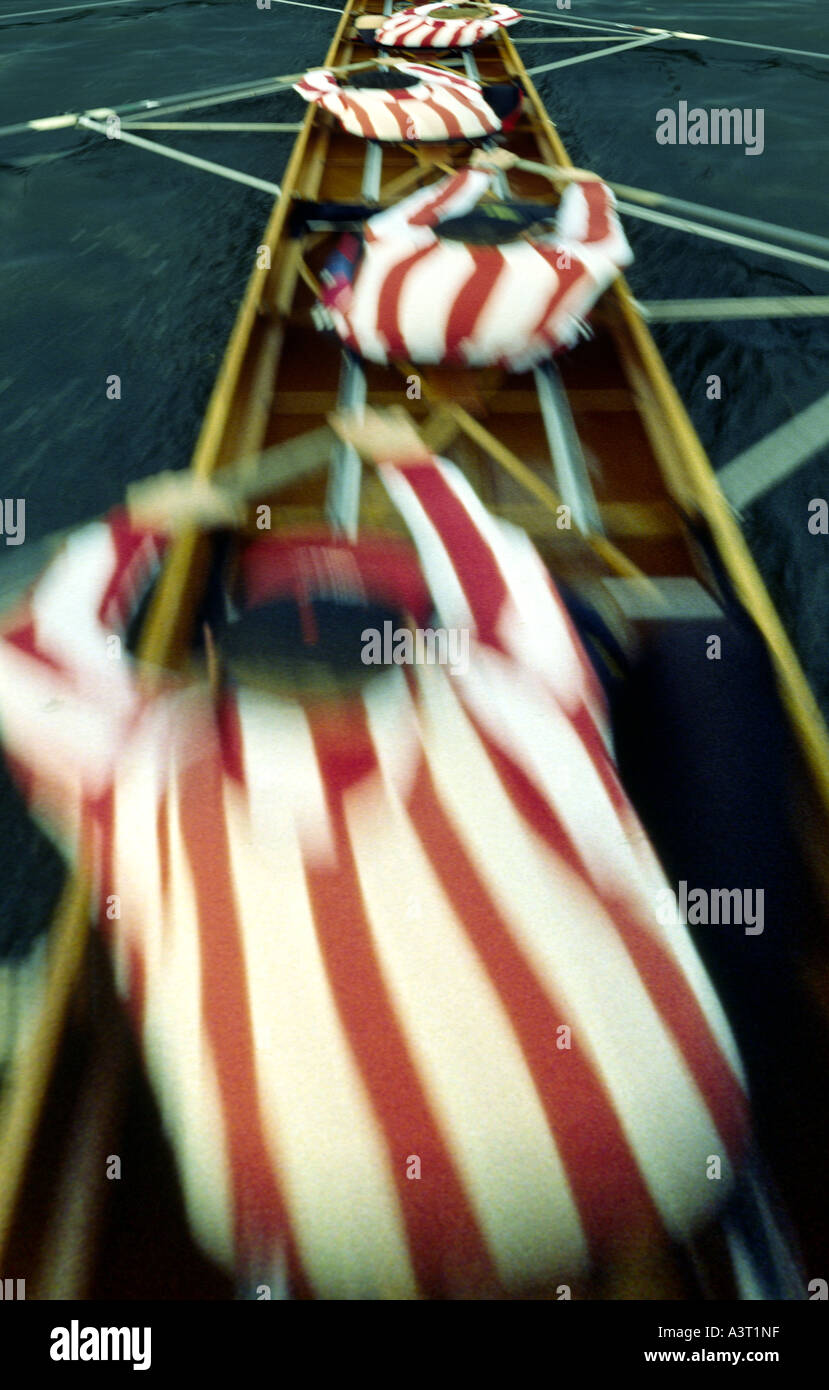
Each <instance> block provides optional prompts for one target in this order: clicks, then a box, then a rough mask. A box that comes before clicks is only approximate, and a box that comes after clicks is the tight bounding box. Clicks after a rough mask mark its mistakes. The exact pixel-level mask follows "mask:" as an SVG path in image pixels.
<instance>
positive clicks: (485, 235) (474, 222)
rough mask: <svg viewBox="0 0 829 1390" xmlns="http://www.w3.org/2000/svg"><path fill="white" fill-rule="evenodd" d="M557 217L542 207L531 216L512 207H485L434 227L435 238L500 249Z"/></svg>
mask: <svg viewBox="0 0 829 1390" xmlns="http://www.w3.org/2000/svg"><path fill="white" fill-rule="evenodd" d="M554 216H555V209H548V208H546V207H544V206H543V205H542V204H539V206H538V211H537V212H536V211H535V210H533V211H530V212H528V211H525V210H524V209H521V208H516V207H512V206H510V204H509V203H485V204H484V205H483V206H482V207H477V208H475V210H474V212H468V213H466V214H465V215H464V216H463V217H448V218H447V219H446V221H445V222H441V223H439V224H438V226H436V227H435V235H436V236H438V237H441V238H444V239H445V240H447V241H462V242H465V243H466V244H467V245H469V246H499V245H501V244H503V243H505V242H510V241H517V240H518V238H519V237H520V236H521V234H522V232H525V231H527V230H528V229H529V228H530V227H534V226H536V225H537V224H538V223H541V222H544V221H549V219H550V218H551V217H554Z"/></svg>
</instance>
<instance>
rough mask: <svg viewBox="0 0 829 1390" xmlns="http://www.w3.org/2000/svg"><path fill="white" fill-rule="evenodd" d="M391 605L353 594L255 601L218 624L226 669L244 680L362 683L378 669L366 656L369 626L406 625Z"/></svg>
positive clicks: (217, 634)
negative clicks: (348, 597) (304, 600)
mask: <svg viewBox="0 0 829 1390" xmlns="http://www.w3.org/2000/svg"><path fill="white" fill-rule="evenodd" d="M405 621H406V620H405V617H404V616H403V614H402V613H401V612H400V611H399V610H397V609H395V608H392V607H391V606H390V605H388V604H383V603H377V602H372V601H370V600H369V601H366V600H365V599H363V598H360V597H355V598H354V600H353V601H348V600H344V599H342V598H330V597H319V596H315V597H310V598H309V599H308V602H307V604H305V605H302V606H301V605H300V604H299V603H298V602H297V600H296V599H295V598H293V597H290V596H288V597H285V598H284V599H283V598H280V599H275V600H272V601H271V602H269V603H262V604H257V605H256V607H254V608H249V609H247V610H246V611H244V612H242V613H241V614H240V615H239V616H238V617H231V618H225V619H223V620H221V621H220V622H219V623H217V625H216V629H215V639H216V645H217V647H218V650H219V655H220V658H221V661H222V665H223V667H224V669H225V672H226V673H227V674H228V675H229V676H230V677H231V678H235V679H237V680H238V681H239V684H240V685H244V684H245V683H246V680H250V679H252V678H255V679H257V680H261V681H264V682H266V683H270V682H272V683H273V684H274V685H279V684H284V683H285V682H286V681H287V682H289V683H290V684H292V685H294V686H296V687H298V688H302V687H304V686H308V687H313V686H315V685H318V684H322V685H323V686H326V685H337V686H342V685H343V684H347V685H355V686H356V685H360V684H362V683H363V682H364V681H365V680H366V679H367V678H368V677H370V676H371V675H372V674H373V673H376V671H377V670H378V669H382V668H379V667H377V666H373V665H367V664H366V663H365V662H364V661H363V658H362V653H363V647H364V643H363V639H362V634H363V632H364V631H365V629H366V628H372V629H377V630H378V631H380V632H382V631H383V623H384V622H391V623H392V624H393V625H394V627H395V628H398V627H401V626H403V625H405Z"/></svg>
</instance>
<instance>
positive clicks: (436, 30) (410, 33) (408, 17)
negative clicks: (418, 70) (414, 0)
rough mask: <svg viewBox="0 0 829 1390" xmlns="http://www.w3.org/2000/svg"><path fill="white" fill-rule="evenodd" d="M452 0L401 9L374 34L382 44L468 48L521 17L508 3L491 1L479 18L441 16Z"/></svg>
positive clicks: (409, 46) (406, 46)
mask: <svg viewBox="0 0 829 1390" xmlns="http://www.w3.org/2000/svg"><path fill="white" fill-rule="evenodd" d="M455 2H456V0H440V2H439V3H438V4H433V5H414V6H412V7H411V8H410V9H408V10H401V11H400V12H399V13H398V14H395V15H392V16H391V17H390V18H389V19H388V20H386V23H385V24H382V25H381V26H380V28H378V29H375V30H374V34H373V37H374V38H375V39H376V40H377V42H378V43H379V44H381V45H382V47H383V48H471V47H472V45H473V44H476V43H480V41H481V39H489V38H491V37H492V35H493V34H497V32H498V30H499V29H506V28H508V27H509V25H511V24H515V23H516V22H517V21H518V20H519V19H520V18H521V15H520V13H519V11H518V10H513V9H511V8H510V6H509V5H493V6H492V10H491V13H489V14H486V15H483V14H482V15H481V17H480V19H442V18H441V16H440V11H441V10H444V9H447V8H450V9H451V8H452V6H453V4H454V3H455Z"/></svg>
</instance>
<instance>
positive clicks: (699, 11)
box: [0, 0, 829, 927]
mask: <svg viewBox="0 0 829 1390" xmlns="http://www.w3.org/2000/svg"><path fill="white" fill-rule="evenodd" d="M532 8H533V9H535V10H540V11H544V12H545V13H546V14H547V15H548V16H549V17H551V18H556V19H558V18H566V17H567V12H564V11H561V10H558V9H557V8H556V5H555V3H554V0H535V2H534V4H533V6H532ZM48 9H49V4H48V3H45V2H44V0H0V125H2V124H7V123H12V122H15V121H21V120H25V119H30V118H33V117H39V116H47V115H52V114H54V113H57V112H61V111H76V110H82V109H88V108H90V107H96V106H113V105H118V104H120V103H126V102H130V101H134V100H139V99H141V98H145V97H154V98H157V97H162V96H168V95H170V94H174V93H179V92H186V91H191V90H194V89H197V88H202V87H211V86H217V85H221V84H224V83H230V82H235V81H244V80H248V79H251V80H256V79H259V78H267V77H270V76H274V75H278V74H280V73H285V72H288V71H298V70H300V69H302V68H303V67H305V66H311V65H313V64H314V63H318V62H319V61H321V59H322V57H323V56H324V53H325V50H326V48H327V45H328V41H329V38H330V35H331V34H332V32H333V29H334V25H335V23H336V16H337V13H338V11H337V9H336V7H335V6H332V8H331V10H330V11H327V10H326V9H322V8H309V7H302V6H297V5H291V4H286V3H282V0H273V4H272V8H271V9H270V10H269V11H268V10H260V9H258V8H257V6H256V4H255V0H168V3H160V2H159V3H150V2H149V0H136V3H125V4H123V5H110V6H109V7H102V8H96V9H76V10H61V11H59V12H55V13H51V14H50V13H47V10H48ZM28 10H37V11H38V13H37V14H35V15H28V16H25V17H15V16H18V15H19V12H20V11H28ZM569 13H570V14H571V15H572V16H573V17H576V18H582V19H585V18H596V17H604V18H607V19H613V20H615V21H623V20H628V21H630V22H634V23H642V24H646V25H647V24H650V25H659V26H661V25H665V26H667V27H671V28H675V27H678V28H681V29H688V30H692V31H693V32H696V33H699V32H702V33H712V34H716V35H720V36H723V37H731V38H740V39H746V40H750V41H753V42H759V43H762V42H767V43H773V44H783V45H788V46H793V47H797V48H804V49H812V50H818V51H820V52H829V11H828V10H827V5H826V0H788V3H785V4H776V3H752V4H750V5H749V4H747V3H743V4H739V5H735V4H733V3H731V4H727V3H725V0H699V3H696V4H685V5H671V4H667V3H662V4H657V5H648V4H644V3H640V2H639V0H613V3H611V0H595V3H591V2H589V0H572V6H571V9H570V12H569ZM567 32H568V31H567V30H565V29H563V28H559V27H557V26H554V25H551V24H543V23H541V22H538V21H535V20H529V19H527V20H525V21H524V22H523V23H522V25H520V26H519V27H518V28H517V29H515V30H514V31H513V34H514V36H515V37H516V38H520V39H522V40H528V39H530V38H532V37H535V38H538V39H549V38H552V37H555V36H564V35H565V34H566V33H567ZM600 46H601V45H595V44H591V45H585V48H584V50H583V51H587V50H588V48H590V49H594V48H598V47H600ZM581 51H582V49H581V48H580V47H578V46H576V45H573V44H566V45H565V44H550V43H539V44H538V45H534V44H532V43H528V42H522V44H521V52H522V56H523V58H524V61H525V63H526V65H527V66H528V67H532V66H534V65H536V64H542V63H547V62H552V61H554V60H555V59H557V58H560V57H569V56H573V55H575V54H577V53H579V52H581ZM536 81H537V83H538V86H539V90H540V92H541V94H542V97H543V98H544V100H545V102H546V104H547V107H548V109H549V111H550V113H551V115H552V116H553V119H554V120H555V121H556V122H557V124H558V126H559V128H560V130H561V133H562V135H563V137H564V139H565V142H566V143H567V145H568V147H569V149H570V153H571V155H572V157H573V159H574V160H575V162H576V163H577V164H583V165H586V166H587V167H591V168H595V169H597V170H599V171H600V172H602V173H604V174H605V175H606V176H608V177H610V178H613V179H615V180H617V181H619V182H624V183H630V184H636V185H639V186H641V187H645V188H657V189H660V190H662V191H665V192H668V193H672V194H674V195H676V196H679V197H685V198H692V199H696V200H698V201H702V202H710V203H712V204H714V205H718V206H720V207H727V208H730V209H732V210H734V211H737V212H741V213H744V214H748V215H752V216H757V217H761V218H766V219H768V220H770V221H774V222H780V223H785V224H789V225H792V226H797V227H800V228H803V229H805V230H808V231H815V232H824V231H825V230H826V223H827V220H828V219H827V212H829V187H827V181H826V167H827V149H828V148H829V133H827V122H826V115H827V95H829V87H828V86H827V84H829V62H826V61H818V60H812V59H809V58H803V57H792V56H784V55H776V54H769V53H764V52H761V51H759V50H751V49H742V48H731V47H724V46H718V45H714V44H704V43H698V42H692V41H690V40H684V39H678V40H670V41H667V42H664V43H659V44H653V45H651V46H649V47H646V48H642V49H639V50H631V51H629V52H626V53H621V54H618V55H615V56H613V57H611V58H607V59H600V60H598V61H596V62H592V63H588V64H583V65H580V66H577V67H572V68H565V69H564V70H562V71H559V72H555V73H549V74H543V75H541V76H539V77H538V78H537V79H536ZM680 100H687V101H688V103H689V106H694V105H699V106H704V107H708V106H713V105H717V106H726V107H735V106H739V107H751V108H757V107H762V108H763V110H764V112H765V148H764V151H763V153H762V155H760V156H756V157H750V156H746V155H745V154H744V153H743V150H742V149H741V148H739V147H734V146H721V147H717V146H675V147H671V146H661V145H659V144H657V142H656V139H655V129H656V120H655V116H656V112H657V111H658V110H659V109H660V108H661V107H663V106H672V107H674V108H675V107H676V105H677V103H678V102H679V101H680ZM303 111H304V105H303V103H302V102H301V101H300V99H299V98H298V97H295V96H294V95H293V94H292V93H289V94H287V95H284V94H283V95H278V96H271V97H269V98H263V99H258V100H255V101H248V102H244V103H239V104H235V105H224V106H221V107H217V108H215V110H214V111H213V112H207V111H205V112H199V113H191V114H190V115H188V116H186V117H185V116H182V117H179V119H215V120H234V119H235V120H257V119H258V120H271V121H274V120H276V121H293V120H297V119H300V118H301V116H302V114H303ZM164 138H165V139H167V140H168V141H169V143H170V144H174V145H177V146H178V147H179V148H182V149H187V150H191V151H192V152H194V153H198V154H201V155H203V156H204V157H206V158H208V159H212V160H215V161H217V162H219V163H225V164H230V165H233V166H235V167H238V168H242V169H244V170H246V171H249V172H251V173H255V174H258V175H260V176H261V177H264V178H267V179H271V180H278V179H279V177H280V175H281V173H282V170H283V168H284V166H285V163H286V161H287V158H288V155H289V153H290V148H291V144H292V141H293V136H290V135H288V136H279V135H260V134H211V135H192V134H191V135H184V134H182V133H175V134H169V135H166V136H165V137H164ZM270 201H271V200H270V198H269V196H268V195H265V194H261V193H258V192H255V191H253V190H249V189H244V188H240V187H238V186H236V185H233V184H230V183H227V182H224V181H221V180H218V179H215V178H212V177H210V176H208V175H206V174H204V173H201V172H197V171H195V170H192V169H187V168H184V167H182V166H180V165H176V164H173V163H171V162H170V161H166V160H162V159H159V158H156V157H153V156H151V155H149V154H145V153H143V152H140V151H138V150H135V149H132V148H129V147H127V146H126V145H122V144H120V143H119V142H118V141H114V140H113V141H110V140H105V139H102V138H101V137H100V136H98V135H94V134H92V133H81V132H77V131H70V132H53V133H45V134H44V133H38V134H35V133H26V134H23V135H18V136H15V137H10V138H3V139H0V303H2V305H3V314H2V319H3V329H4V331H3V334H2V341H0V441H1V443H0V470H2V471H0V480H1V481H0V492H2V495H3V496H6V497H25V498H26V504H27V515H26V522H27V535H28V537H29V538H30V539H36V538H37V537H39V536H42V535H45V534H46V533H48V532H49V531H51V530H53V529H55V528H63V527H67V526H71V525H74V524H76V523H79V522H82V521H84V520H86V519H88V518H89V517H91V516H93V515H95V514H97V513H98V512H100V511H102V510H104V509H105V508H107V507H108V506H110V505H112V504H113V503H114V502H116V501H117V500H118V499H119V498H120V497H121V496H122V494H123V490H124V486H125V484H126V483H127V482H128V481H129V480H131V479H134V478H137V477H140V476H142V475H143V474H146V473H150V472H155V471H157V470H158V469H160V468H169V467H177V466H181V465H182V464H184V463H185V462H186V461H187V459H188V457H189V454H190V451H191V449H192V446H193V443H194V440H195V437H196V434H197V432H198V427H199V424H200V421H201V417H202V413H203V410H204V407H205V404H206V402H207V399H208V396H209V393H210V389H211V386H212V383H213V379H214V376H215V373H216V369H217V367H218V364H219V361H220V359H221V355H222V351H223V348H224V344H225V341H226V338H227V336H228V333H229V331H230V328H231V326H232V323H233V319H234V315H235V311H236V307H237V304H238V301H239V298H240V296H241V293H242V291H243V288H244V285H245V282H246V280H247V277H248V275H249V273H250V269H251V267H252V264H253V258H254V254H255V249H256V246H257V245H258V243H259V240H260V233H261V229H262V227H263V225H264V222H265V220H266V217H267V214H268V211H269V206H270ZM627 230H628V233H629V236H630V240H631V242H632V244H633V246H634V249H635V251H636V254H637V260H636V264H635V265H634V266H633V268H632V270H631V272H630V280H631V282H632V286H633V289H634V291H635V293H636V294H637V295H639V296H640V297H641V298H643V299H647V298H668V297H671V296H679V297H682V298H691V297H693V296H694V295H706V296H708V295H711V296H714V295H743V294H764V295H771V294H783V293H786V294H788V293H792V294H802V293H807V292H809V291H811V290H813V291H815V292H817V293H823V294H826V293H829V283H827V278H826V276H825V274H823V273H822V272H820V271H818V270H810V269H808V268H805V267H797V266H789V265H786V264H784V263H783V262H781V261H771V260H764V259H762V258H761V257H759V256H757V255H755V254H752V253H747V252H744V251H742V250H736V249H733V248H730V247H725V246H720V245H717V244H714V243H712V242H703V241H700V240H696V239H691V238H689V237H687V236H685V235H682V234H680V233H678V232H668V231H664V230H662V229H658V228H656V227H652V226H648V225H646V224H645V223H642V222H629V223H628V226H627ZM656 336H657V339H658V342H659V345H660V347H661V349H662V351H663V353H664V355H665V358H666V360H667V363H668V366H669V368H670V370H671V372H672V374H673V375H674V378H675V380H676V382H677V385H678V387H679V389H680V392H681V394H682V396H683V398H684V400H685V402H686V404H687V406H688V408H689V410H690V413H691V415H692V417H693V419H694V422H695V424H696V427H697V429H698V430H699V433H700V435H701V436H702V439H703V442H704V444H705V445H706V447H707V448H708V450H709V452H710V454H711V457H712V459H713V461H714V463H715V465H716V466H721V465H722V464H724V463H726V462H728V460H729V459H730V458H732V457H733V456H734V455H736V454H738V453H739V452H740V451H741V450H743V449H744V448H746V447H747V446H748V445H749V444H751V443H753V442H754V441H755V440H757V439H759V438H761V437H763V436H764V435H765V434H767V433H768V431H769V430H771V429H773V428H775V427H776V426H778V425H779V424H781V423H782V422H783V421H785V420H786V419H788V418H789V417H790V416H791V415H792V414H795V413H797V412H798V411H799V410H801V409H803V408H804V407H805V406H807V405H809V404H810V403H811V402H813V401H814V400H816V399H817V398H818V397H819V396H820V395H822V394H823V393H824V392H825V391H826V389H827V380H829V327H827V325H826V323H825V322H824V321H822V320H801V321H785V320H784V321H777V322H771V323H766V322H756V323H739V324H733V323H730V324H729V323H725V324H718V325H713V326H710V327H709V326H700V325H690V326H689V325H681V326H679V325H677V326H671V327H664V326H663V327H659V328H657V330H656ZM711 373H717V374H718V375H720V377H721V379H722V384H723V389H722V399H721V400H720V401H709V400H707V398H706V394H705V383H706V379H707V377H708V376H709V375H710V374H711ZM111 374H117V375H118V376H119V377H120V378H121V390H122V395H121V399H120V400H119V401H110V400H108V399H107V396H106V381H107V378H108V377H109V376H110V375H111ZM827 457H829V456H827V454H824V455H822V456H818V457H816V458H815V459H814V460H813V461H812V462H811V463H809V464H807V465H806V466H804V467H802V468H801V469H799V470H798V471H797V472H796V473H795V474H794V475H793V476H792V477H791V478H790V479H789V480H788V481H787V482H785V483H784V484H782V485H781V486H779V487H777V488H776V489H775V490H774V491H773V492H771V493H769V494H768V495H767V496H766V497H765V498H764V499H763V500H762V501H761V502H759V503H757V504H755V505H754V506H752V507H751V508H749V509H748V511H747V513H746V516H745V527H746V533H747V535H748V538H749V541H750V543H751V545H752V547H753V549H754V552H755V555H756V557H757V559H758V561H759V563H760V566H761V568H762V570H763V572H764V574H765V577H766V580H767V582H768V584H769V586H770V588H771V590H772V593H773V596H774V598H775V601H776V602H777V604H778V606H779V607H780V610H781V613H782V615H783V618H784V621H785V622H786V624H787V626H788V628H789V631H790V633H791V635H792V637H793V639H794V641H795V643H796V645H797V647H798V649H799V652H800V655H801V658H802V660H803V662H804V665H805V666H806V669H807V671H808V674H809V676H810V678H811V680H812V683H813V685H814V687H815V690H816V691H817V693H818V696H819V698H820V699H821V702H822V704H823V707H824V710H826V711H827V712H829V643H827V641H826V636H825V627H826V622H827V617H828V616H829V537H813V536H810V534H809V532H808V530H807V527H806V522H807V519H808V514H807V510H806V504H807V502H808V500H809V499H810V498H812V497H815V496H824V495H827V493H829V483H827V480H826V473H825V465H826V462H827ZM0 561H2V554H0ZM0 825H2V827H3V832H4V838H5V847H4V848H2V849H0V863H1V864H2V870H3V881H4V888H3V889H0V899H2V897H3V896H5V898H6V909H5V914H4V916H5V921H6V923H7V927H8V926H11V925H12V924H16V925H18V926H19V925H20V923H21V922H22V920H23V919H26V920H34V919H36V918H37V917H38V913H39V911H40V908H41V906H42V902H43V901H44V900H45V897H47V896H48V895H49V893H50V892H52V891H53V882H54V879H53V878H52V877H51V875H50V871H49V868H48V866H47V870H46V872H45V873H43V872H36V871H35V866H36V865H40V864H41V862H42V861H41V859H40V858H39V857H38V856H39V854H40V851H39V850H37V849H36V848H35V846H34V844H33V841H32V839H31V836H30V835H29V833H28V831H27V829H26V828H25V826H24V825H23V824H22V823H21V821H20V819H19V818H18V817H17V816H14V815H12V814H11V813H10V812H9V810H8V796H7V794H4V795H3V796H2V797H1V798H0Z"/></svg>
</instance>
